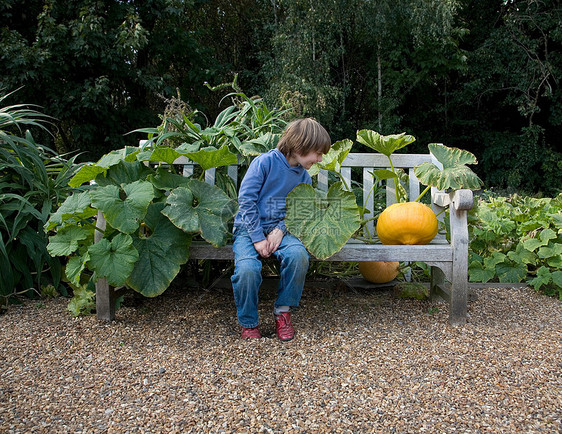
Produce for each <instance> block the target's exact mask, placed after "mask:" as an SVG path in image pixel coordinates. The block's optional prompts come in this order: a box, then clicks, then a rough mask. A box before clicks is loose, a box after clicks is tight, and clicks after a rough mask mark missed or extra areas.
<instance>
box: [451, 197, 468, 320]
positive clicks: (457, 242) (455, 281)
mask: <svg viewBox="0 0 562 434" xmlns="http://www.w3.org/2000/svg"><path fill="white" fill-rule="evenodd" d="M471 193H472V192H471ZM463 199H464V197H463V195H462V194H461V192H459V191H457V192H455V194H454V195H453V197H452V200H451V206H450V207H449V216H450V222H451V249H452V253H453V258H452V262H453V270H452V276H451V301H450V309H449V322H450V323H451V324H452V325H462V324H464V323H465V322H466V312H467V293H468V223H467V211H466V209H459V207H462V206H463V203H464V200H463ZM459 202H461V203H459Z"/></svg>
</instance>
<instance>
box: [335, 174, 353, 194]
mask: <svg viewBox="0 0 562 434" xmlns="http://www.w3.org/2000/svg"><path fill="white" fill-rule="evenodd" d="M336 173H337V174H338V176H339V177H340V181H341V183H342V184H343V187H344V190H346V191H351V190H350V189H349V185H347V182H345V179H344V178H343V176H341V173H339V172H336Z"/></svg>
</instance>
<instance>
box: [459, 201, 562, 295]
mask: <svg viewBox="0 0 562 434" xmlns="http://www.w3.org/2000/svg"><path fill="white" fill-rule="evenodd" d="M561 209H562V194H559V195H558V196H557V197H555V198H541V199H536V198H532V197H521V196H519V195H512V196H509V197H502V196H498V197H494V196H489V197H488V198H486V197H482V198H480V200H479V201H478V204H477V208H476V212H475V218H474V219H473V221H472V222H471V224H470V225H469V231H470V259H469V261H470V265H469V269H468V273H469V278H470V281H471V282H491V281H499V282H509V283H512V282H527V283H528V284H529V285H531V286H532V287H533V288H535V289H536V290H541V291H544V292H545V293H546V294H549V295H556V294H557V295H558V297H560V298H561V299H562V271H560V269H561V268H562V212H561Z"/></svg>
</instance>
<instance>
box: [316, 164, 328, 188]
mask: <svg viewBox="0 0 562 434" xmlns="http://www.w3.org/2000/svg"><path fill="white" fill-rule="evenodd" d="M318 189H319V190H322V191H328V171H327V170H324V169H320V171H319V172H318Z"/></svg>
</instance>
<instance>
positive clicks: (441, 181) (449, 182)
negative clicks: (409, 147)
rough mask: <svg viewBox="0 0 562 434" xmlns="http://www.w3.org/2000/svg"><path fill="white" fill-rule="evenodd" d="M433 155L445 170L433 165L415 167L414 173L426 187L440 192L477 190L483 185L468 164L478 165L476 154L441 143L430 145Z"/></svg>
mask: <svg viewBox="0 0 562 434" xmlns="http://www.w3.org/2000/svg"><path fill="white" fill-rule="evenodd" d="M428 148H429V150H430V151H431V153H432V154H433V155H434V156H435V158H437V160H438V161H439V162H441V164H443V170H441V169H440V168H439V167H437V166H436V165H435V164H433V163H422V164H420V165H419V166H416V167H414V173H415V174H416V176H417V177H418V179H419V180H420V182H421V183H422V184H424V185H430V186H432V187H437V188H438V189H439V190H448V189H453V190H458V189H461V188H470V189H472V190H477V189H479V188H480V186H481V185H482V184H483V183H482V181H481V179H480V178H479V177H478V175H476V173H474V172H473V171H472V169H471V168H470V167H467V166H466V165H467V164H478V161H477V160H476V157H475V156H474V154H472V153H470V152H468V151H465V150H464V149H458V148H449V147H447V146H444V145H441V144H439V143H430V144H429V145H428Z"/></svg>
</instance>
